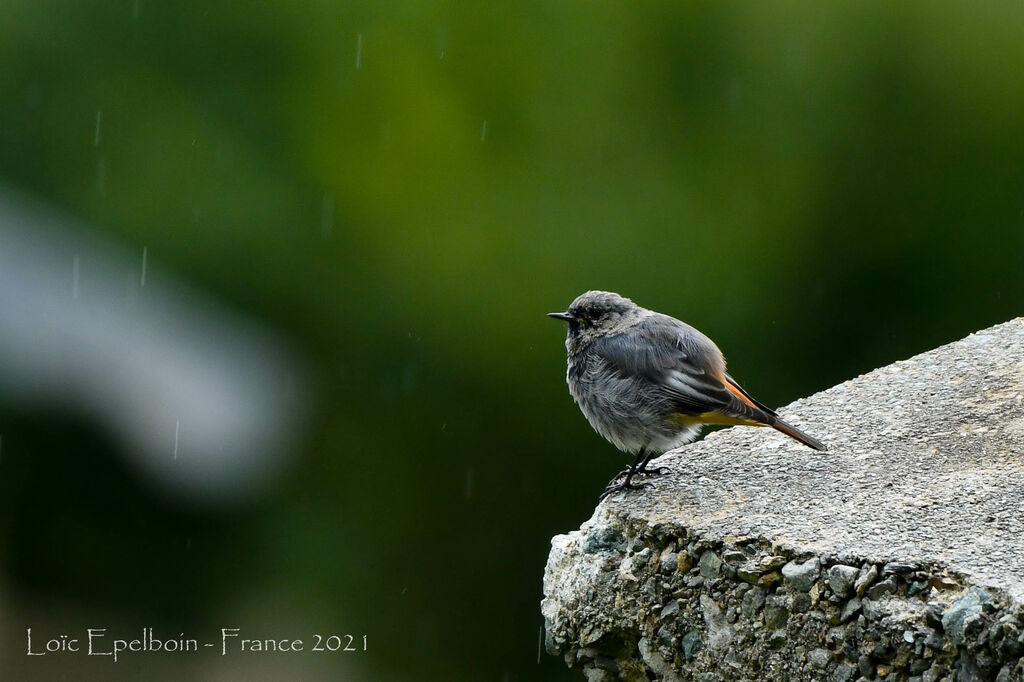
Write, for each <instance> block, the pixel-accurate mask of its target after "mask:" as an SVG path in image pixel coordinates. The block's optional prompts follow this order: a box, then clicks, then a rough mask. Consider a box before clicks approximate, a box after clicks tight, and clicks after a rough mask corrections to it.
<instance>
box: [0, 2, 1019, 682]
mask: <svg viewBox="0 0 1024 682" xmlns="http://www.w3.org/2000/svg"><path fill="white" fill-rule="evenodd" d="M1022 34H1024V6H1022V5H1020V4H1019V3H1009V2H983V3H979V4H974V5H970V6H966V5H963V4H962V3H954V2H946V1H941V2H938V3H935V2H927V3H925V2H910V3H903V4H900V5H893V4H891V3H883V2H877V1H876V2H867V3H853V4H850V3H839V2H828V3H820V2H809V1H806V0H804V1H794V2H779V3H760V4H758V3H753V4H751V3H740V2H719V3H675V2H655V3H647V4H641V5H636V4H625V3H623V4H618V5H616V4H612V3H598V4H596V5H595V4H593V3H580V2H570V3H550V2H520V3H508V4H505V3H499V4H488V3H455V2H413V1H406V2H394V3H377V2H366V1H362V2H349V3H337V2H327V1H326V0H313V1H310V2H305V3H269V2H262V3H234V2H225V3H209V2H196V1H193V0H186V1H182V2H175V3H157V2H152V1H151V0H138V1H136V0H124V1H122V2H66V1H64V2H61V1H57V2H52V1H51V2H16V1H14V2H6V3H3V4H2V5H0V62H2V63H3V64H4V67H3V68H2V69H0V104H2V106H0V180H2V181H3V182H5V183H7V184H10V185H14V186H18V187H21V188H23V189H25V190H27V191H30V192H31V193H33V194H35V195H36V196H38V197H41V198H43V199H45V200H47V201H49V202H50V203H52V204H54V205H57V206H60V207H62V208H64V209H65V210H67V211H69V212H71V213H73V214H75V215H77V216H79V217H81V218H84V219H86V220H88V221H89V222H91V223H93V224H95V225H97V226H99V227H100V228H101V229H102V230H104V231H105V232H107V233H109V234H111V235H114V236H116V237H117V238H118V239H120V240H122V241H123V242H126V243H128V244H130V245H134V246H137V247H139V248H141V247H142V246H146V247H147V249H148V253H149V256H150V258H152V259H153V260H154V261H156V262H160V263H162V264H164V265H166V266H169V267H172V268H174V269H176V270H177V271H178V272H179V273H180V274H182V275H183V276H185V277H187V278H189V279H191V280H194V281H196V282H199V283H202V284H203V285H205V286H206V287H207V288H209V289H210V290H213V291H215V292H217V293H218V294H219V295H220V296H221V297H222V298H224V299H226V300H228V301H231V302H233V303H234V304H235V305H236V306H237V307H239V308H241V309H243V310H245V311H247V312H249V313H250V314H252V315H253V316H258V317H260V318H262V319H264V320H266V321H268V323H269V324H272V325H273V326H276V327H277V328H279V329H282V330H284V331H285V332H286V333H287V334H288V335H289V336H290V338H291V339H292V341H293V343H294V345H295V348H296V349H298V350H299V351H300V353H301V355H302V359H303V361H304V363H305V364H306V367H307V368H308V369H309V375H310V379H311V381H313V382H314V384H315V387H316V390H317V393H318V398H319V400H318V403H317V415H316V418H315V420H314V427H313V430H312V431H311V432H310V434H309V437H308V439H307V441H306V443H305V448H304V450H303V451H302V452H301V453H300V456H299V457H298V458H297V460H296V464H295V465H294V466H293V467H292V468H291V470H290V471H289V473H288V475H287V476H286V477H284V478H283V479H281V480H280V481H279V482H278V483H277V485H276V486H275V487H274V489H273V490H271V491H269V492H268V494H267V495H266V496H265V497H264V498H263V499H261V500H260V501H259V502H258V503H256V504H254V505H253V506H252V507H251V508H245V509H241V510H231V511H228V512H212V511H208V512H202V511H196V510H194V509H188V508H182V507H181V506H179V505H177V504H176V503H175V502H174V501H173V500H163V499H161V498H159V496H158V494H157V493H155V492H154V491H151V490H148V489H145V488H140V487H139V486H141V485H142V484H141V483H140V482H139V481H137V480H135V479H134V478H133V477H132V475H131V474H130V473H129V472H124V471H119V470H117V467H118V466H119V465H118V464H117V460H116V457H115V456H114V455H113V454H111V450H112V448H111V446H110V445H109V443H107V442H106V441H105V437H104V436H103V434H97V433H94V432H90V431H89V427H88V426H87V425H81V424H74V423H72V424H70V425H69V424H68V423H67V422H68V420H67V419H66V418H63V417H60V418H58V417H53V416H45V415H44V416H40V417H39V418H37V419H32V420H28V421H27V422H26V421H25V420H24V419H20V418H19V419H20V420H15V419H14V418H13V417H10V418H6V420H5V421H4V422H2V423H0V429H2V431H3V432H4V433H5V434H6V437H5V440H4V450H3V460H2V462H3V469H5V470H6V471H7V473H5V474H4V476H3V478H2V479H0V493H2V495H3V497H2V499H3V500H4V503H3V510H4V520H3V525H2V527H0V530H2V533H3V535H2V536H0V541H2V543H3V545H2V551H0V554H2V557H3V558H2V560H0V567H2V569H3V571H4V574H5V576H6V581H7V584H8V588H9V589H12V590H14V591H16V592H17V593H18V594H25V595H28V596H26V597H25V599H28V600H30V601H31V600H40V601H43V602H46V601H47V600H50V599H58V600H60V601H61V602H62V603H65V604H70V605H71V606H72V607H74V608H77V609H80V610H84V611H88V610H89V609H102V612H103V613H112V614H116V615H117V616H118V617H120V618H122V619H123V620H124V621H125V622H128V623H133V624H137V625H139V626H141V624H145V625H147V626H148V625H156V626H159V625H160V624H161V623H163V624H166V626H167V627H168V628H171V629H174V630H175V631H178V630H189V629H195V628H196V627H200V626H203V625H210V626H212V627H221V626H231V625H232V624H238V623H241V622H242V621H245V622H253V623H261V624H263V626H265V629H267V630H270V631H272V632H270V633H269V634H268V636H270V634H277V635H278V636H287V635H288V634H289V632H290V631H291V630H294V629H296V627H300V628H302V629H307V630H319V631H330V630H338V631H346V632H348V631H359V632H367V633H369V635H370V642H371V651H370V652H368V653H367V654H366V655H365V656H364V657H362V658H361V659H359V662H358V665H359V666H360V669H361V671H362V672H360V673H359V674H355V673H352V674H353V676H354V677H357V678H360V679H371V680H379V679H396V680H398V679H401V680H427V679H436V680H449V679H494V680H540V679H575V674H571V673H568V672H567V671H565V670H564V668H563V666H562V664H561V662H559V661H555V660H552V659H549V658H548V657H547V656H544V657H543V658H542V660H541V665H540V666H539V667H538V665H537V660H536V658H537V636H538V628H539V627H540V625H541V618H540V615H539V609H538V601H539V599H540V579H541V572H542V569H543V564H544V559H545V557H546V552H547V548H548V540H549V538H550V536H551V535H553V534H555V533H558V532H564V531H567V530H569V529H572V528H575V527H576V526H578V524H579V523H580V522H581V521H582V520H584V519H585V518H586V517H587V516H588V515H589V513H590V511H591V509H592V507H593V504H594V502H595V501H596V495H597V493H598V492H599V491H600V490H601V488H602V486H603V485H604V483H605V482H606V481H607V479H608V478H610V477H611V475H612V474H613V473H615V472H616V471H617V470H618V469H619V468H621V467H622V466H623V465H624V464H625V463H626V460H625V459H624V457H623V456H621V455H619V454H618V453H617V452H616V451H615V450H614V448H612V447H611V446H610V445H607V444H606V443H604V442H602V441H601V440H600V439H599V438H598V437H597V436H596V435H594V434H593V433H592V432H591V431H590V429H589V427H588V426H587V425H586V423H585V422H584V420H583V419H582V417H581V416H580V415H579V414H578V412H577V410H576V408H575V407H574V406H573V405H572V403H571V400H570V399H569V397H568V394H567V391H566V389H565V387H564V384H563V374H564V366H563V363H564V353H563V350H562V345H561V344H562V334H563V330H562V329H560V328H559V327H558V326H557V325H555V324H554V323H552V322H551V321H550V320H548V319H546V318H545V317H544V316H543V314H544V313H546V312H548V311H552V310H561V309H564V307H565V306H566V305H567V304H568V302H569V301H570V300H572V298H573V297H575V296H576V295H577V294H578V293H580V292H581V291H583V290H585V289H589V288H603V289H612V290H616V291H619V292H621V293H623V294H625V295H628V296H631V297H632V298H634V300H636V301H637V302H638V303H640V304H641V305H645V306H648V307H652V308H655V309H658V310H661V311H663V312H667V313H669V314H673V315H675V316H677V317H681V318H683V319H685V320H687V321H688V322H690V323H692V324H694V325H695V326H697V327H699V328H701V329H702V330H704V331H705V332H707V333H708V334H709V335H710V336H712V337H713V338H715V339H716V341H717V342H718V343H719V345H720V346H721V347H722V348H723V350H724V351H725V352H726V355H727V356H728V357H729V358H730V360H731V365H730V368H731V371H732V373H733V374H734V375H735V376H736V377H737V378H738V379H740V380H741V381H742V382H743V384H744V385H745V386H746V387H747V388H748V389H750V390H751V392H752V393H753V394H754V395H755V396H757V397H758V398H759V399H761V400H762V401H764V402H767V403H768V404H772V405H781V404H784V403H786V402H788V401H790V400H792V399H795V398H797V397H800V396H803V395H807V394H809V393H812V392H814V391H817V390H820V389H824V388H827V387H829V386H831V385H833V384H835V383H837V382H839V381H842V380H845V379H847V378H850V377H852V376H854V375H857V374H859V373H862V372H865V371H868V370H871V369H873V368H875V367H878V366H881V365H884V364H887V363H889V362H892V361H894V360H897V359H900V358H905V357H907V356H909V355H912V354H914V353H917V352H920V351H923V350H927V349H929V348H932V347H934V346H936V345H938V344H941V343H944V342H948V341H951V340H954V339H956V338H959V337H961V336H964V335H966V334H967V333H969V332H971V331H973V330H975V329H978V328H982V327H985V326H988V325H991V324H994V323H997V322H1001V321H1004V320H1006V319H1009V318H1011V317H1014V316H1017V315H1020V314H1021V313H1022V304H1021V302H1022V300H1024V277H1022V273H1024V172H1022V169H1024V136H1021V134H1020V121H1022V120H1024V80H1022V79H1021V78H1020V77H1019V74H1018V71H1019V67H1020V66H1021V64H1022V63H1024V42H1022V41H1021V40H1020V36H1021V35H1022ZM97 128H98V131H97ZM0 248H2V245H0ZM4 323H5V324H17V321H16V320H13V321H12V320H7V321H5V322H4ZM55 423H56V424H63V426H60V427H59V428H58V429H57V430H56V431H55V430H54V429H55V428H56V427H54V424H55ZM813 432H814V433H815V434H817V435H819V436H822V437H824V438H825V439H826V440H827V438H828V434H827V425H819V426H818V427H816V429H814V430H813ZM55 434H56V435H55ZM61 434H63V435H61ZM70 443H75V444H76V445H75V447H74V448H71V447H69V444H70ZM68 467H73V470H74V471H75V475H74V477H73V481H74V483H75V484H77V485H71V484H70V480H69V481H66V482H65V483H59V482H57V483H55V482H54V480H53V476H52V474H51V472H53V471H67V469H68ZM36 505H42V506H44V507H46V508H47V509H48V510H49V511H48V513H46V514H38V513H33V509H34V508H35V506H36ZM62 518H63V519H66V518H73V519H74V520H75V523H74V524H73V526H68V524H67V523H64V522H63V521H62V520H61V519H62ZM124 518H129V519H131V523H132V524H133V527H142V528H146V529H148V530H146V531H145V532H141V531H137V530H136V531H131V530H126V529H124V528H122V527H120V526H119V525H118V523H117V520H118V519H124ZM119 528H121V530H119ZM193 537H194V538H196V540H195V541H194V542H191V543H190V544H189V543H186V542H185V539H186V538H193ZM40 538H46V539H47V541H46V542H42V541H41V540H40ZM186 544H187V545H188V546H187V547H186ZM179 547H180V550H178V551H173V550H174V548H179ZM89 552H91V554H92V556H93V560H92V561H90V562H85V563H83V562H81V560H80V558H79V557H80V556H81V555H82V554H83V553H89ZM70 567H73V568H70ZM140 571H141V572H142V573H144V574H145V575H146V576H148V579H149V580H150V581H151V582H150V583H148V585H151V586H155V587H152V589H149V588H148V587H147V585H143V584H139V583H138V580H137V578H138V574H139V572H140ZM133 575H134V576H135V577H134V578H133V577H132V576H133ZM101 576H102V580H100V579H99V578H100V577H101ZM147 618H150V619H154V618H155V619H162V620H160V621H158V622H156V623H151V622H150V621H147V620H146V619H147ZM246 619H248V620H246ZM296 624H298V626H296ZM15 626H16V628H19V629H20V628H21V627H22V626H21V624H18V623H15ZM282 629H287V630H288V632H282ZM18 631H19V632H20V630H18ZM19 636H20V635H19ZM10 658H11V659H13V658H15V657H14V656H10ZM18 658H19V660H18V662H17V663H16V665H18V666H21V665H24V662H23V661H21V660H20V654H19V656H18ZM159 662H160V661H159V660H158V659H154V661H148V660H147V661H146V662H145V665H147V666H148V665H154V666H155V665H158V663H159ZM351 662H352V661H346V662H345V664H346V665H347V664H350V663H351ZM291 663H294V665H296V666H298V665H303V666H305V665H311V663H310V661H309V659H308V658H301V659H300V658H296V659H294V660H293V661H291ZM80 664H81V661H75V662H74V665H75V666H78V665H80ZM12 665H13V664H12ZM346 669H348V668H346ZM321 672H323V671H321ZM307 673H308V674H310V675H312V674H314V673H312V672H310V671H307ZM324 674H325V678H327V677H328V676H329V675H330V673H329V672H327V673H324Z"/></svg>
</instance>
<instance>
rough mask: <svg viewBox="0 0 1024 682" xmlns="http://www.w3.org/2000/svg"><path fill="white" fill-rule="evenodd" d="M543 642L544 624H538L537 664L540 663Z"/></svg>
mask: <svg viewBox="0 0 1024 682" xmlns="http://www.w3.org/2000/svg"><path fill="white" fill-rule="evenodd" d="M543 644H544V626H543V625H540V626H539V627H538V628H537V665H540V652H541V648H542V645H543Z"/></svg>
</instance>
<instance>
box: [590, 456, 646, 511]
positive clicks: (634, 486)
mask: <svg viewBox="0 0 1024 682" xmlns="http://www.w3.org/2000/svg"><path fill="white" fill-rule="evenodd" d="M645 457H647V450H646V449H644V450H640V453H639V454H638V455H637V456H636V459H635V460H634V461H633V464H631V465H630V467H629V469H627V470H626V471H623V472H620V473H619V474H617V475H616V476H615V478H613V479H612V480H611V482H610V483H609V484H608V487H606V488H605V489H604V492H603V493H601V497H600V499H601V500H603V499H604V498H606V497H608V496H609V495H611V494H612V493H617V492H619V491H620V490H638V489H640V488H645V487H647V484H646V483H633V476H635V475H636V474H637V473H638V471H637V468H638V467H639V466H640V463H641V462H644V463H646V462H647V459H645ZM648 459H649V458H648ZM623 474H625V475H626V478H625V479H624V480H623V481H622V482H621V483H616V481H618V480H619V479H620V478H622V475H623Z"/></svg>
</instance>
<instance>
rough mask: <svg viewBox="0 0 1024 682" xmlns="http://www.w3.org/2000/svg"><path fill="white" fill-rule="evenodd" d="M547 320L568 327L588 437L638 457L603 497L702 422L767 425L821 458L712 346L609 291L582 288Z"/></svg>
mask: <svg viewBox="0 0 1024 682" xmlns="http://www.w3.org/2000/svg"><path fill="white" fill-rule="evenodd" d="M548 316H549V317H553V318H555V319H557V320H562V321H564V322H566V323H568V330H567V332H566V339H565V348H566V352H567V356H568V358H567V359H568V367H567V370H566V383H567V384H568V385H569V393H570V394H571V395H572V397H573V400H574V401H575V402H576V404H577V405H578V406H579V408H580V410H581V411H582V412H583V415H584V416H585V417H586V418H587V421H588V422H590V425H591V426H592V427H593V428H594V430H595V431H597V432H598V433H599V434H600V435H601V436H603V437H604V438H605V439H606V440H608V441H609V442H611V443H612V444H613V445H614V446H615V447H617V448H618V449H619V450H621V451H622V452H625V453H627V454H632V455H635V456H636V459H635V460H634V462H633V464H632V465H631V466H630V467H629V469H627V470H625V471H624V472H622V473H620V474H619V475H617V476H616V477H615V478H613V479H612V481H611V482H610V483H609V484H608V487H606V488H605V490H604V492H603V493H602V495H601V499H604V498H605V497H607V496H608V495H610V494H612V493H614V492H617V491H620V490H630V489H637V488H641V487H643V486H645V485H646V484H645V483H636V482H634V481H633V477H634V476H637V475H657V474H661V473H664V472H665V471H666V469H665V468H664V467H654V468H649V467H648V466H647V465H648V463H649V462H650V461H651V459H653V458H654V457H656V456H659V455H662V454H664V453H665V452H668V451H669V450H672V449H674V448H677V447H679V446H681V445H684V444H686V443H689V442H691V441H692V440H694V439H695V438H696V437H697V435H698V434H699V433H700V430H701V428H703V427H704V426H705V425H708V424H724V425H743V426H770V427H772V428H774V429H776V430H777V431H781V432H782V433H784V434H786V435H787V436H789V437H790V438H793V439H795V440H797V441H799V442H801V443H803V444H804V445H806V446H808V447H810V448H813V449H815V450H820V451H825V445H824V444H823V443H822V442H821V441H819V440H818V439H816V438H813V437H812V436H809V435H807V434H806V433H804V432H803V431H801V430H800V429H797V428H796V427H794V426H792V425H790V424H787V423H786V422H784V421H782V419H780V418H779V416H778V414H776V412H775V411H774V410H772V409H771V408H769V407H766V406H765V405H764V404H762V403H760V402H758V401H757V400H755V399H754V398H753V397H751V395H750V394H749V393H747V392H746V391H745V390H744V389H743V388H742V387H741V386H740V385H739V384H738V383H736V380H735V379H733V378H732V377H731V376H729V373H728V372H726V369H725V357H724V356H723V355H722V351H721V350H719V348H718V346H716V345H715V343H714V342H713V341H712V340H711V339H709V338H708V337H707V336H705V335H704V334H702V333H701V332H700V331H698V330H697V329H695V328H693V327H691V326H690V325H688V324H686V323H685V322H682V321H681V320H677V319H676V318H674V317H670V316H669V315H664V314H662V313H658V312H655V311H653V310H648V309H647V308H643V307H641V306H639V305H637V304H635V303H634V302H633V301H631V300H630V299H628V298H626V297H625V296H621V295H619V294H617V293H614V292H611V291H587V292H585V293H583V294H580V295H579V296H578V297H577V298H576V299H575V300H574V301H573V302H572V303H571V304H570V305H569V308H568V309H567V310H566V311H565V312H562V313H548ZM623 476H624V478H623ZM620 479H622V480H621V481H620ZM616 481H620V482H618V483H616Z"/></svg>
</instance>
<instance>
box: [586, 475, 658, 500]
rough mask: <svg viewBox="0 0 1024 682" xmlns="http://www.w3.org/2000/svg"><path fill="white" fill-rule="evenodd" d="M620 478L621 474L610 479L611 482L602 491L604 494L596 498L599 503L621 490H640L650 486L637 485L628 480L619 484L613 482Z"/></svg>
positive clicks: (644, 484) (647, 484)
mask: <svg viewBox="0 0 1024 682" xmlns="http://www.w3.org/2000/svg"><path fill="white" fill-rule="evenodd" d="M620 478H622V474H619V475H618V476H616V477H615V478H613V479H612V482H611V483H609V484H608V487H606V488H605V489H604V492H602V493H601V497H600V498H598V501H599V502H602V501H604V499H605V498H606V497H608V496H609V495H611V494H613V493H617V492H619V491H622V490H640V489H641V488H646V487H648V486H649V485H650V483H637V482H635V481H631V480H629V479H628V478H627V479H626V480H625V481H623V482H621V483H616V482H615V481H617V480H619V479H620Z"/></svg>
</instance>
